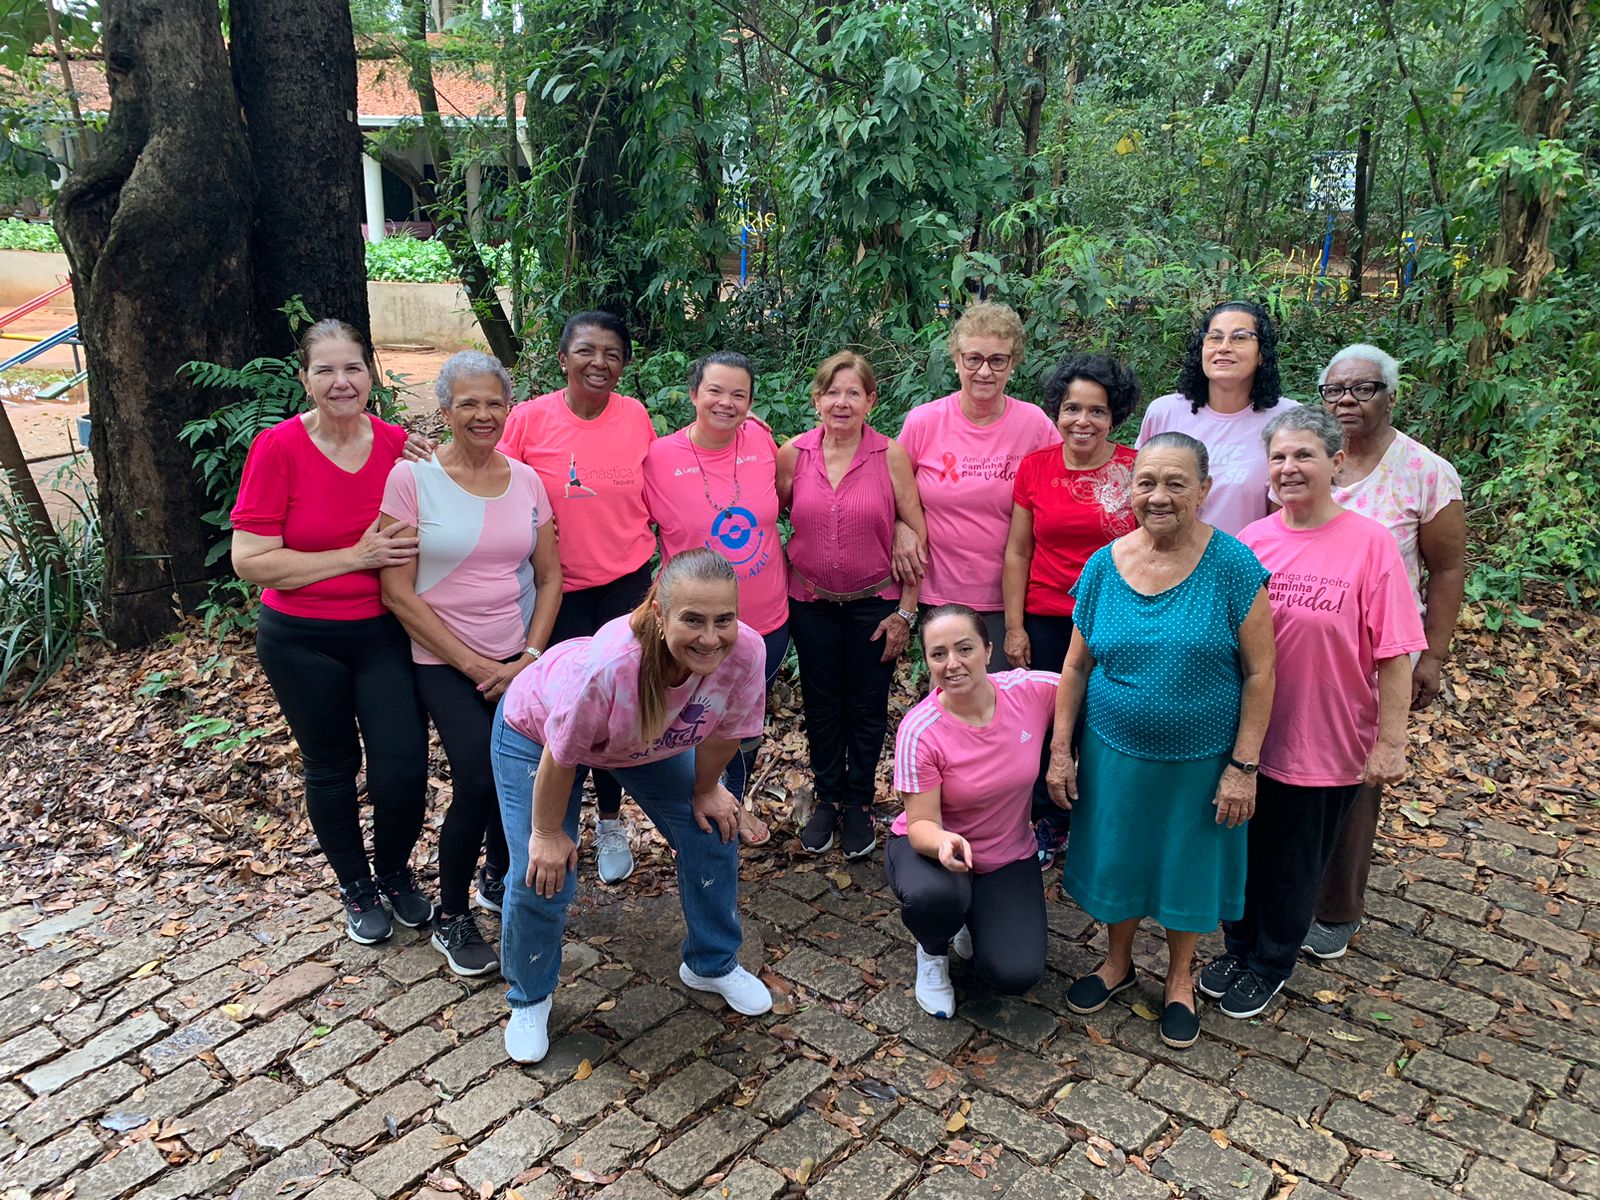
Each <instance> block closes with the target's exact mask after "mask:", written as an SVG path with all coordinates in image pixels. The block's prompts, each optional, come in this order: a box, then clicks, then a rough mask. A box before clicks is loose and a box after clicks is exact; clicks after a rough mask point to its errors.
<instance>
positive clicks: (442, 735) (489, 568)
mask: <svg viewBox="0 0 1600 1200" xmlns="http://www.w3.org/2000/svg"><path fill="white" fill-rule="evenodd" d="M434 394H435V395H436V396H437V398H438V401H439V411H440V413H441V415H442V416H443V417H444V420H445V423H446V424H447V425H448V426H449V428H450V435H451V436H450V441H449V442H447V443H446V444H445V445H443V446H441V447H439V450H438V453H436V454H435V455H434V456H433V457H432V458H431V459H425V460H423V461H421V462H403V463H398V464H396V466H395V468H394V470H393V471H391V472H390V473H389V483H388V486H387V487H386V488H385V489H384V494H383V518H382V520H381V521H380V523H379V528H380V529H387V528H388V527H390V526H391V525H399V526H403V527H405V528H406V529H410V530H413V531H415V533H416V535H417V537H418V551H419V552H418V555H417V557H416V558H415V559H413V560H412V561H411V562H409V563H406V564H404V565H402V566H396V567H385V568H384V570H383V599H384V603H385V604H387V605H388V606H389V608H390V610H391V611H392V612H393V613H394V614H395V615H396V616H397V617H399V618H400V623H401V624H402V625H404V626H405V627H406V632H407V633H409V634H410V635H411V658H412V661H413V662H415V664H416V674H417V691H418V693H419V694H420V695H421V696H422V704H423V707H424V708H426V709H427V710H428V715H429V716H430V717H432V718H433V726H434V728H435V729H437V730H438V731H439V740H440V741H441V742H443V743H444V752H445V757H446V758H448V759H449V760H450V807H449V808H448V809H446V810H445V816H444V827H443V828H442V829H441V830H440V831H439V915H438V916H437V917H436V918H435V920H434V932H433V946H434V949H436V950H438V951H439V952H440V953H441V954H443V955H444V956H445V959H446V961H447V962H448V963H449V964H450V969H451V970H452V971H454V972H455V973H456V974H457V975H469V976H470V975H486V974H488V973H489V972H490V971H492V970H494V969H495V967H496V966H497V965H498V961H499V960H498V959H497V957H496V956H495V952H494V948H493V947H491V946H490V945H489V943H488V942H486V941H484V938H483V933H482V931H480V930H479V928H478V924H477V922H476V921H475V920H474V919H473V917H472V913H471V912H470V911H469V910H468V908H467V885H468V884H469V883H470V882H471V881H472V876H473V872H474V871H475V870H477V867H478V849H479V847H480V846H482V847H483V849H484V865H483V869H482V871H481V872H479V874H478V903H479V904H480V905H481V906H482V907H484V908H488V909H490V910H491V911H494V912H499V911H500V901H501V899H502V898H503V897H504V895H505V877H506V871H507V869H508V867H509V865H510V854H509V851H508V850H507V847H506V839H505V834H504V832H503V831H502V830H501V827H500V803H499V800H498V798H497V797H496V795H495V787H494V769H493V767H492V766H491V765H490V762H489V732H490V727H491V725H492V723H493V720H494V707H495V705H496V704H497V703H499V700H500V697H501V695H502V694H503V693H504V692H505V690H506V687H507V686H508V685H509V684H510V683H511V681H512V680H513V679H515V678H516V677H517V675H518V674H519V673H520V672H521V671H522V670H523V669H525V668H526V667H529V666H531V665H532V664H533V663H534V662H536V661H537V660H538V658H539V656H540V655H541V654H543V653H544V650H545V647H546V646H547V645H548V644H549V641H550V627H551V625H552V624H553V623H554V622H555V618H556V609H557V608H559V607H560V604H561V562H560V559H559V558H558V557H557V555H556V539H555V529H554V527H553V526H552V525H551V524H550V499H549V497H548V496H547V495H546V494H545V490H544V484H542V483H541V482H539V476H538V475H537V474H536V473H535V472H534V470H533V468H532V467H529V466H527V465H525V464H523V463H520V462H514V461H512V460H511V459H509V458H507V457H506V456H505V455H504V454H502V453H501V452H500V451H499V450H496V449H495V444H496V443H497V442H499V440H500V435H501V433H502V432H503V431H504V429H505V423H506V413H507V412H508V411H510V408H511V376H510V375H509V374H508V373H507V372H506V369H505V367H503V366H502V365H501V364H500V360H499V359H497V358H495V357H493V356H492V355H488V354H484V353H483V352H481V351H478V350H463V351H461V353H459V354H454V355H451V357H450V358H449V359H448V360H446V362H445V364H444V366H443V368H442V369H441V370H440V372H439V379H438V382H437V383H436V384H435V385H434Z"/></svg>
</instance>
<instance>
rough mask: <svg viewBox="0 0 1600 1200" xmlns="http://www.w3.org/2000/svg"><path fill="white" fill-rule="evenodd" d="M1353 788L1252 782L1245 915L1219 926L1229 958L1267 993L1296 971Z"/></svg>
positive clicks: (1355, 787) (1264, 779)
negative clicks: (1242, 965) (1265, 987)
mask: <svg viewBox="0 0 1600 1200" xmlns="http://www.w3.org/2000/svg"><path fill="white" fill-rule="evenodd" d="M1359 787H1360V785H1359V784H1354V783H1352V784H1350V785H1349V786H1348V787H1295V786H1294V785H1293V784H1288V783H1280V782H1278V781H1277V780H1276V779H1269V778H1268V777H1267V776H1265V775H1261V776H1259V777H1258V781H1257V783H1256V811H1255V815H1254V816H1253V817H1251V818H1250V825H1249V830H1250V834H1249V838H1250V841H1249V850H1248V852H1247V853H1248V859H1247V865H1246V868H1245V871H1246V874H1245V880H1244V916H1242V917H1240V918H1239V920H1237V921H1224V922H1223V923H1222V935H1223V940H1224V941H1225V942H1226V943H1227V947H1228V953H1229V954H1237V955H1238V956H1239V957H1240V958H1242V959H1244V961H1245V964H1246V965H1247V966H1248V967H1249V968H1250V969H1251V970H1252V971H1254V972H1255V973H1256V974H1257V975H1259V976H1260V977H1261V978H1262V979H1264V980H1265V981H1266V982H1267V985H1268V986H1269V987H1270V986H1272V985H1274V984H1278V983H1282V982H1283V981H1284V980H1286V979H1288V978H1289V975H1290V974H1291V973H1292V972H1293V971H1294V964H1295V962H1296V960H1298V959H1299V957H1300V946H1301V944H1302V943H1303V942H1304V941H1305V936H1306V931H1307V930H1309V929H1310V928H1311V916H1312V912H1313V910H1314V909H1315V908H1316V904H1317V892H1318V891H1319V889H1320V888H1321V886H1322V873H1323V871H1324V870H1325V869H1326V868H1327V865H1328V859H1329V858H1331V857H1332V856H1333V848H1334V847H1335V846H1336V845H1337V844H1338V842H1339V827H1340V826H1341V825H1342V824H1343V823H1344V817H1345V814H1346V813H1347V812H1349V811H1350V805H1351V802H1352V801H1354V800H1355V797H1356V792H1357V791H1358V790H1359Z"/></svg>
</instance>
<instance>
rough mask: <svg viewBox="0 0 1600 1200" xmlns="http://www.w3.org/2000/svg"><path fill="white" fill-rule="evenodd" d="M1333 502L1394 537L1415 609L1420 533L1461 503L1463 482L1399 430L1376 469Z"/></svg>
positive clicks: (1338, 493)
mask: <svg viewBox="0 0 1600 1200" xmlns="http://www.w3.org/2000/svg"><path fill="white" fill-rule="evenodd" d="M1333 498H1334V499H1335V500H1337V501H1338V502H1339V503H1340V504H1341V505H1343V506H1344V507H1345V508H1348V509H1349V510H1350V511H1351V512H1358V513H1360V514H1361V515H1362V516H1364V517H1371V518H1372V519H1373V520H1374V521H1377V522H1378V523H1379V524H1380V525H1383V526H1384V527H1386V528H1387V529H1388V530H1389V532H1390V533H1391V534H1393V535H1394V540H1395V544H1396V545H1397V546H1399V547H1400V561H1401V562H1403V563H1405V564H1406V575H1407V576H1408V577H1409V578H1410V580H1411V590H1412V591H1413V592H1415V593H1416V597H1417V607H1418V608H1419V609H1421V610H1423V611H1426V605H1424V604H1423V602H1422V601H1423V597H1422V548H1421V546H1420V545H1419V543H1418V538H1419V537H1420V536H1421V531H1422V527H1423V526H1424V525H1426V524H1427V523H1428V522H1429V521H1431V520H1433V519H1434V518H1435V517H1436V516H1438V515H1439V513H1440V511H1441V510H1442V509H1443V508H1444V507H1445V506H1446V505H1447V504H1449V503H1451V502H1452V501H1455V500H1459V499H1461V476H1460V475H1457V474H1456V469H1455V468H1454V467H1452V466H1451V465H1450V464H1449V463H1447V462H1446V461H1445V460H1444V459H1442V458H1440V457H1439V456H1438V455H1437V454H1435V453H1434V452H1433V451H1432V450H1429V449H1428V448H1427V447H1426V446H1424V445H1423V444H1422V443H1421V442H1419V441H1416V440H1415V439H1414V438H1409V437H1407V436H1406V435H1405V434H1403V433H1401V432H1400V431H1399V430H1398V429H1397V430H1395V431H1394V441H1393V442H1391V443H1389V448H1388V449H1387V450H1385V451H1384V452H1383V457H1382V458H1381V459H1379V460H1378V465H1377V466H1375V467H1373V468H1372V471H1371V473H1370V474H1368V475H1367V477H1366V478H1365V479H1358V480H1357V481H1356V482H1355V483H1352V484H1351V485H1350V486H1349V487H1339V486H1337V485H1335V486H1334V489H1333Z"/></svg>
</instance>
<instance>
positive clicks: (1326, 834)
mask: <svg viewBox="0 0 1600 1200" xmlns="http://www.w3.org/2000/svg"><path fill="white" fill-rule="evenodd" d="M1263 441H1264V443H1265V446H1266V449H1267V461H1268V463H1269V466H1270V471H1271V479H1272V488H1273V493H1274V494H1275V495H1276V496H1277V497H1278V499H1279V501H1280V502H1281V503H1282V505H1283V509H1282V511H1280V512H1277V513H1274V514H1273V515H1272V516H1270V517H1265V518H1263V519H1262V520H1259V521H1256V522H1254V523H1252V524H1250V525H1248V526H1246V527H1245V529H1244V530H1243V532H1242V533H1241V534H1240V540H1241V541H1242V542H1244V544H1245V545H1246V546H1249V547H1250V549H1251V550H1253V551H1255V554H1256V557H1257V558H1259V559H1260V560H1261V564H1262V565H1263V566H1264V567H1266V568H1267V570H1268V571H1270V572H1271V578H1270V579H1269V580H1268V582H1267V598H1268V601H1269V603H1270V604H1271V606H1272V629H1273V638H1274V641H1275V642H1276V643H1277V651H1278V686H1277V690H1276V691H1275V692H1274V693H1273V698H1272V716H1271V719H1270V720H1269V721H1268V723H1267V736H1266V739H1265V741H1263V742H1262V745H1261V760H1260V780H1259V783H1258V784H1257V788H1256V809H1255V813H1254V815H1253V816H1252V817H1251V818H1250V824H1249V848H1248V851H1247V867H1246V872H1245V890H1244V914H1243V916H1241V917H1240V918H1239V920H1237V921H1224V922H1223V926H1222V929H1223V938H1224V943H1225V947H1226V951H1225V953H1223V954H1222V955H1220V956H1219V957H1217V958H1215V959H1213V960H1212V961H1211V962H1210V963H1208V964H1207V965H1206V968H1205V969H1204V970H1203V971H1201V972H1200V981H1199V987H1200V990H1201V991H1202V992H1204V993H1205V994H1206V995H1208V996H1211V997H1214V998H1215V999H1216V1000H1217V1001H1218V1005H1217V1006H1218V1007H1219V1008H1220V1009H1221V1010H1222V1012H1223V1013H1224V1014H1225V1015H1226V1016H1230V1017H1239V1018H1246V1017H1253V1016H1255V1015H1256V1014H1257V1013H1259V1012H1261V1011H1262V1010H1263V1009H1264V1008H1266V1006H1267V1005H1268V1004H1270V1003H1271V1001H1272V998H1273V996H1275V995H1277V993H1278V991H1279V990H1280V989H1281V988H1282V987H1283V985H1284V983H1285V982H1287V980H1288V978H1289V975H1290V973H1291V972H1292V971H1293V970H1294V965H1295V960H1296V959H1297V958H1298V957H1299V955H1300V948H1301V946H1302V945H1303V944H1304V941H1305V936H1306V931H1307V930H1308V929H1309V928H1310V926H1311V918H1312V913H1313V911H1314V909H1315V906H1316V900H1317V892H1318V889H1319V888H1320V886H1321V883H1322V875H1323V871H1324V870H1325V869H1326V867H1327V865H1328V858H1329V856H1330V855H1331V854H1332V853H1333V848H1334V845H1335V844H1336V843H1337V841H1338V837H1339V827H1340V825H1341V823H1342V822H1343V821H1344V818H1345V814H1346V813H1347V812H1349V810H1350V805H1351V802H1352V801H1353V800H1354V799H1355V795H1356V792H1357V791H1358V790H1359V789H1360V787H1361V785H1362V784H1363V783H1367V784H1386V783H1396V782H1398V781H1399V780H1400V779H1402V778H1403V777H1404V776H1405V771H1406V715H1407V713H1408V711H1409V710H1410V706H1411V657H1410V656H1411V654H1412V652H1413V651H1417V650H1421V649H1423V648H1424V647H1426V646H1427V644H1428V643H1427V639H1426V638H1425V637H1424V636H1423V633H1422V619H1421V618H1420V617H1419V616H1418V615H1417V604H1416V598H1415V596H1414V595H1413V594H1412V591H1411V584H1410V581H1409V580H1408V579H1407V578H1406V569H1405V564H1404V563H1403V562H1401V560H1400V551H1399V550H1398V549H1396V547H1395V544H1394V538H1393V537H1391V536H1390V534H1389V531H1388V530H1387V529H1385V528H1384V527H1383V526H1382V525H1380V524H1378V522H1376V521H1374V520H1372V519H1371V518H1369V517H1363V516H1362V515H1361V514H1360V513H1355V512H1351V511H1349V510H1348V509H1345V508H1341V507H1340V506H1339V502H1338V501H1337V500H1335V499H1334V498H1333V480H1334V476H1335V474H1336V473H1337V472H1338V470H1339V468H1340V466H1341V465H1342V464H1343V462H1344V452H1343V445H1344V434H1343V432H1342V431H1341V430H1340V428H1339V424H1338V422H1336V421H1335V420H1334V419H1333V418H1332V417H1330V416H1328V414H1326V413H1325V412H1323V411H1322V410H1321V409H1320V408H1292V409H1290V410H1289V411H1287V412H1285V413H1282V414H1281V415H1279V416H1278V417H1277V418H1275V419H1274V420H1273V422H1272V424H1270V425H1269V426H1267V430H1266V433H1265V434H1264V435H1263Z"/></svg>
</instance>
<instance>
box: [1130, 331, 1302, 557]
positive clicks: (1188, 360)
mask: <svg viewBox="0 0 1600 1200" xmlns="http://www.w3.org/2000/svg"><path fill="white" fill-rule="evenodd" d="M1279 386H1280V383H1279V376H1278V331H1277V329H1276V328H1274V326H1273V324H1272V318H1271V317H1269V316H1268V315H1267V310H1266V309H1264V308H1262V307H1261V306H1260V305H1259V304H1254V303H1252V302H1250V301H1248V300H1229V301H1227V302H1226V303H1223V304H1219V305H1217V306H1216V307H1215V308H1213V309H1212V310H1211V311H1210V312H1208V313H1206V315H1205V318H1204V319H1203V320H1202V321H1201V322H1200V328H1199V329H1197V330H1196V331H1195V334H1194V337H1193V338H1192V339H1191V340H1190V342H1189V351H1188V354H1187V355H1186V356H1185V357H1184V360H1183V369H1182V371H1181V372H1180V373H1179V375H1178V390H1177V391H1176V392H1173V393H1171V394H1170V395H1166V396H1158V397H1157V398H1156V399H1154V400H1152V401H1151V402H1150V407H1149V408H1147V409H1145V414H1144V421H1143V423H1141V424H1140V426H1139V438H1138V442H1137V445H1139V446H1143V445H1144V444H1145V443H1146V442H1147V441H1149V440H1150V439H1151V438H1152V437H1154V436H1155V435H1156V434H1158V433H1171V432H1177V433H1187V434H1188V435H1189V436H1190V437H1193V438H1198V439H1199V440H1200V441H1201V442H1203V443H1204V444H1205V447H1206V450H1207V451H1208V452H1209V454H1210V455H1211V480H1212V483H1211V494H1210V495H1209V496H1207V497H1206V502H1205V504H1204V505H1203V506H1202V507H1201V509H1200V519H1201V520H1202V521H1205V522H1206V523H1207V524H1209V525H1214V526H1216V527H1217V528H1218V529H1220V530H1222V531H1223V532H1224V533H1231V534H1233V535H1234V536H1235V537H1237V536H1238V534H1239V531H1240V530H1241V529H1243V528H1244V527H1245V526H1246V525H1248V524H1250V522H1251V521H1256V520H1260V519H1261V518H1262V517H1264V516H1266V515H1267V514H1268V513H1269V512H1271V511H1272V508H1273V505H1272V500H1271V497H1270V496H1269V495H1268V494H1267V457H1266V455H1265V454H1263V453H1262V451H1261V431H1262V430H1264V429H1265V428H1266V427H1267V423H1268V422H1269V421H1271V420H1272V418H1273V417H1275V416H1277V415H1278V414H1279V413H1281V412H1282V411H1283V410H1284V408H1286V407H1292V406H1294V404H1295V402H1294V401H1293V400H1290V399H1289V398H1288V397H1287V396H1280V395H1279V394H1278V389H1279Z"/></svg>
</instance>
